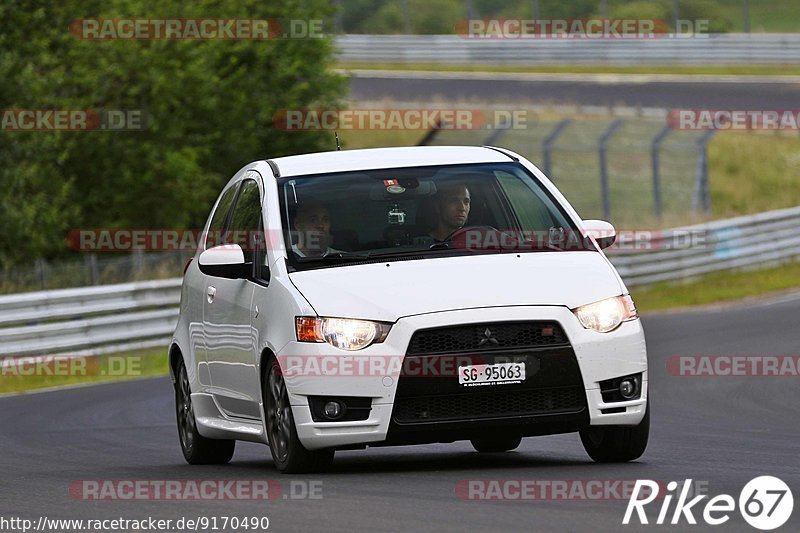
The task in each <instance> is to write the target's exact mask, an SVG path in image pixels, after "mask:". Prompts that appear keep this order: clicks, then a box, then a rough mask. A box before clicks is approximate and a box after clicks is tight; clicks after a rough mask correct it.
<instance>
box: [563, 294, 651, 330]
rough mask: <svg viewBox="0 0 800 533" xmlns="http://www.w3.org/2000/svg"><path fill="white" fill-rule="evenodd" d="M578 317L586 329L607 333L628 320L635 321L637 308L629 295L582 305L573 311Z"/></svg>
mask: <svg viewBox="0 0 800 533" xmlns="http://www.w3.org/2000/svg"><path fill="white" fill-rule="evenodd" d="M572 312H573V313H575V316H577V317H578V320H579V321H580V323H581V325H582V326H583V327H585V328H586V329H591V330H594V331H597V332H598V333H607V332H609V331H613V330H615V329H617V328H618V327H619V325H620V324H622V323H623V322H625V321H627V320H633V319H634V318H636V317H637V316H638V315H637V314H636V306H634V305H633V299H632V298H631V297H630V295H629V294H626V295H624V296H615V297H613V298H606V299H605V300H600V301H599V302H594V303H591V304H588V305H582V306H580V307H578V308H576V309H573V310H572Z"/></svg>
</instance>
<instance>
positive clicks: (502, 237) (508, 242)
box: [444, 225, 519, 250]
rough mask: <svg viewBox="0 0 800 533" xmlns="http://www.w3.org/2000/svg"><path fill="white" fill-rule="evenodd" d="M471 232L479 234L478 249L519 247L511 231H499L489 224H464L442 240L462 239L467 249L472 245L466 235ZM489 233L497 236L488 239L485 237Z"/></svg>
mask: <svg viewBox="0 0 800 533" xmlns="http://www.w3.org/2000/svg"><path fill="white" fill-rule="evenodd" d="M471 232H475V233H476V234H478V235H479V236H480V242H479V243H478V246H477V249H478V250H494V249H497V250H501V249H505V248H510V249H515V248H517V247H519V239H517V237H516V236H514V235H513V234H512V233H509V232H507V231H501V230H499V229H497V228H495V227H494V226H489V225H481V226H464V227H461V228H458V229H457V230H455V231H453V232H452V233H451V234H450V235H448V236H447V237H445V239H444V240H445V242H453V241H459V240H464V241H465V243H464V248H468V249H469V248H471V247H472V246H474V244H473V243H472V242H469V241H467V236H468V234H470V233H471ZM489 234H494V235H496V236H497V238H496V239H493V240H492V241H489V239H487V235H489Z"/></svg>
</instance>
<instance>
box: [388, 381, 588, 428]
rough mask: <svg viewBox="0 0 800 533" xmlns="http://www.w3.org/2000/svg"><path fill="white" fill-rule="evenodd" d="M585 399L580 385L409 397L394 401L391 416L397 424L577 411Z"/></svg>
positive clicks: (582, 405)
mask: <svg viewBox="0 0 800 533" xmlns="http://www.w3.org/2000/svg"><path fill="white" fill-rule="evenodd" d="M501 387H502V386H501ZM585 403H586V399H585V393H584V391H583V389H582V388H579V387H570V388H559V389H526V390H516V391H505V392H502V391H498V392H496V393H492V394H482V393H476V394H459V395H448V396H425V397H411V398H402V399H398V400H397V401H396V402H395V406H394V413H393V417H394V420H395V422H396V423H399V424H413V423H424V422H440V421H449V420H464V419H481V418H491V419H497V418H507V417H514V416H530V415H536V414H553V413H557V412H576V411H580V410H581V409H582V408H583V407H584V405H585Z"/></svg>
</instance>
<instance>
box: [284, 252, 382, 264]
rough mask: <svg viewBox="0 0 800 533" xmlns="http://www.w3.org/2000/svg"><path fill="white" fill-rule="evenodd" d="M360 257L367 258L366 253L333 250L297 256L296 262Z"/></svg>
mask: <svg viewBox="0 0 800 533" xmlns="http://www.w3.org/2000/svg"><path fill="white" fill-rule="evenodd" d="M360 259H369V255H367V254H358V253H353V252H333V253H329V254H325V255H318V256H310V257H309V256H306V257H298V258H297V262H298V263H318V262H321V263H336V262H345V261H358V260H360Z"/></svg>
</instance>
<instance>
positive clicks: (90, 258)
mask: <svg viewBox="0 0 800 533" xmlns="http://www.w3.org/2000/svg"><path fill="white" fill-rule="evenodd" d="M86 268H87V269H88V270H89V285H97V282H98V278H99V277H100V276H99V275H98V273H97V254H89V255H87V256H86Z"/></svg>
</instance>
